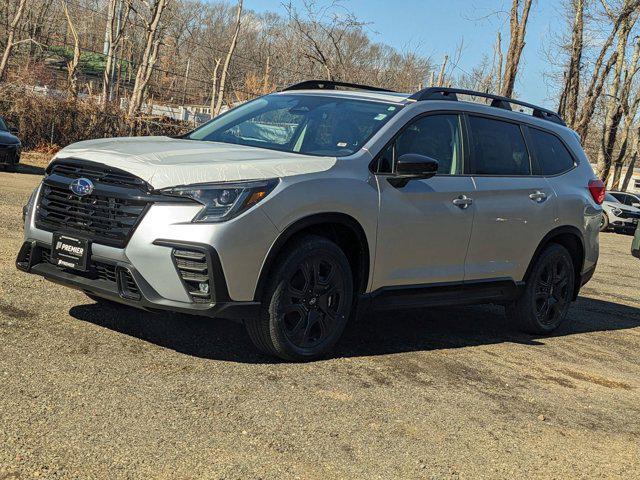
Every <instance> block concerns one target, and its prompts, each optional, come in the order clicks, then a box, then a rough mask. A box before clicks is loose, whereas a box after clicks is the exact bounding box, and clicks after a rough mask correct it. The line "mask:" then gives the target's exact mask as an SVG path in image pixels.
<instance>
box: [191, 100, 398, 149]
mask: <svg viewBox="0 0 640 480" xmlns="http://www.w3.org/2000/svg"><path fill="white" fill-rule="evenodd" d="M400 108H402V106H401V105H397V104H391V103H384V102H374V101H366V100H354V99H350V98H338V97H330V96H324V95H322V96H321V95H295V94H292V95H289V94H284V95H282V94H279V95H267V96H265V97H261V98H258V99H256V100H253V101H251V102H248V103H246V104H244V105H241V106H239V107H237V108H234V109H233V110H230V111H229V112H227V113H225V114H224V115H221V116H219V117H217V118H214V119H213V120H211V121H210V122H208V123H206V124H204V125H203V126H201V127H199V128H197V129H196V130H194V131H193V132H191V133H190V134H189V135H188V136H187V137H186V138H189V139H191V140H205V141H210V142H223V143H232V144H237V145H247V146H251V147H261V148H267V149H270V150H280V151H283V152H292V153H303V154H306V155H324V156H335V157H343V156H346V155H351V154H352V153H355V152H356V151H358V150H359V149H360V148H362V146H363V145H364V144H365V143H366V142H367V140H369V139H370V138H371V137H372V136H373V135H374V134H375V133H376V132H377V131H378V130H379V129H380V128H381V127H382V126H383V125H384V124H385V123H387V122H388V121H389V119H390V118H391V117H393V116H394V115H395V114H396V113H397V112H398V111H399V110H400Z"/></svg>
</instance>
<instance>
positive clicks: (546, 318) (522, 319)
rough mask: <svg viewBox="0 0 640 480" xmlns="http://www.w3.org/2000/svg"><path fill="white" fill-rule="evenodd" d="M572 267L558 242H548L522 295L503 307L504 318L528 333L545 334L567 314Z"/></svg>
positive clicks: (564, 249) (568, 255) (573, 272)
mask: <svg viewBox="0 0 640 480" xmlns="http://www.w3.org/2000/svg"><path fill="white" fill-rule="evenodd" d="M575 281H576V276H575V267H574V265H573V260H572V259H571V255H570V254H569V252H568V251H567V249H566V248H564V247H563V246H562V245H557V244H552V245H550V246H548V247H547V248H546V249H545V250H544V251H543V252H542V253H541V254H540V256H539V257H538V260H537V261H536V264H535V265H534V267H533V270H532V271H531V274H530V275H529V279H528V280H527V283H526V287H525V290H524V292H523V293H522V295H521V296H520V297H519V298H518V299H517V300H516V301H514V302H512V303H510V304H508V305H507V307H506V314H507V318H509V320H510V321H512V322H514V323H515V324H517V325H518V326H519V328H520V329H521V330H522V331H524V332H526V333H531V334H536V335H538V334H542V335H545V334H549V333H551V332H553V331H554V330H555V329H557V328H558V327H559V326H560V325H561V324H562V322H563V321H564V319H565V318H566V316H567V311H568V310H569V305H570V304H571V301H572V300H573V292H574V287H575Z"/></svg>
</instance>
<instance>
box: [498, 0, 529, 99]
mask: <svg viewBox="0 0 640 480" xmlns="http://www.w3.org/2000/svg"><path fill="white" fill-rule="evenodd" d="M529 10H531V0H524V5H523V6H522V17H520V0H513V3H512V4H511V19H510V38H509V48H508V50H507V59H506V62H505V67H504V77H503V80H502V90H501V92H500V94H501V95H502V96H504V97H511V96H512V95H513V88H514V86H515V83H516V75H517V74H518V65H519V64H520V56H521V55H522V50H523V49H524V43H525V42H524V37H525V34H526V31H527V20H528V19H529Z"/></svg>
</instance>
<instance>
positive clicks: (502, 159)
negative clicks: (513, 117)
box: [469, 116, 531, 175]
mask: <svg viewBox="0 0 640 480" xmlns="http://www.w3.org/2000/svg"><path fill="white" fill-rule="evenodd" d="M469 125H470V127H471V132H470V133H471V143H472V145H473V159H474V163H475V173H477V174H480V175H529V174H530V173H531V164H530V162H529V153H528V152H527V147H526V145H525V143H524V138H523V137H522V132H521V131H520V127H519V126H518V125H516V124H514V123H508V122H501V121H500V120H493V119H490V118H483V117H473V116H470V117H469Z"/></svg>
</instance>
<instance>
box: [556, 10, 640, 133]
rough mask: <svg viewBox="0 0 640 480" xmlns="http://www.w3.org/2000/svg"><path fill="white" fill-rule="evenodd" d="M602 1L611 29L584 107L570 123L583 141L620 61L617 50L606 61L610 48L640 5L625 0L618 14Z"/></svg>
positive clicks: (600, 54)
mask: <svg viewBox="0 0 640 480" xmlns="http://www.w3.org/2000/svg"><path fill="white" fill-rule="evenodd" d="M601 2H602V4H603V6H605V11H606V12H607V14H608V17H609V19H610V20H611V31H610V32H609V35H608V36H607V38H606V39H605V41H604V43H603V44H602V46H601V48H600V53H599V54H598V56H597V58H596V61H595V63H594V66H593V72H592V74H591V80H590V81H589V84H588V86H587V89H586V92H585V94H584V97H583V99H582V102H581V103H582V108H581V109H580V113H579V114H578V115H577V117H576V119H575V121H574V122H573V124H569V126H570V127H571V128H573V129H574V130H575V131H576V132H577V133H578V135H579V136H580V138H581V139H582V141H583V142H584V141H586V139H587V135H588V133H589V126H590V124H591V119H592V118H593V114H594V112H595V109H596V104H597V101H598V99H599V98H600V95H601V93H602V89H603V88H604V84H605V81H606V79H607V77H608V76H609V73H610V72H611V69H612V68H613V66H614V65H615V64H617V62H618V51H617V50H616V51H614V52H613V53H612V54H611V55H610V56H609V58H608V60H607V61H606V63H605V58H606V56H607V53H608V51H609V48H610V47H611V45H613V41H614V40H615V38H616V36H617V35H618V33H619V30H620V28H621V27H622V26H623V25H624V24H625V23H626V22H628V21H629V16H630V15H632V14H633V13H634V12H635V11H636V10H637V9H638V5H640V0H624V4H623V6H622V8H620V9H619V11H618V13H617V14H616V13H614V12H613V11H612V10H611V8H610V7H609V6H608V5H607V3H606V0H601Z"/></svg>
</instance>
